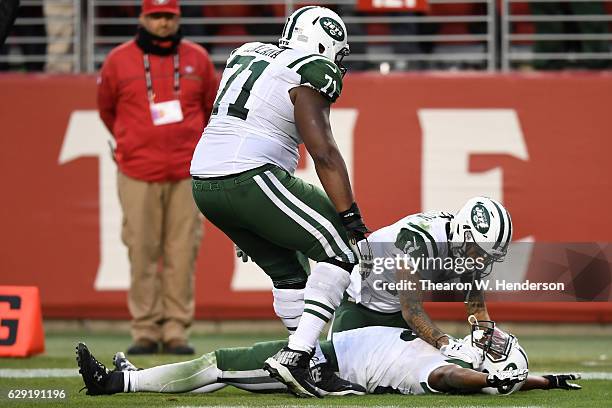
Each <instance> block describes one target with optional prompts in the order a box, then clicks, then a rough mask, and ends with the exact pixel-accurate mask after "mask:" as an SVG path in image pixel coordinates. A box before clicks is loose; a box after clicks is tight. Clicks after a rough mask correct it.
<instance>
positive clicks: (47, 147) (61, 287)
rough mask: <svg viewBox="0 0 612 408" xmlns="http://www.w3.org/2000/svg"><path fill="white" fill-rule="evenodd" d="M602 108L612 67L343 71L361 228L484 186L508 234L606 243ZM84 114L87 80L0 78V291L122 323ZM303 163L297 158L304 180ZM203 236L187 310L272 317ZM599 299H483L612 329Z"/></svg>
mask: <svg viewBox="0 0 612 408" xmlns="http://www.w3.org/2000/svg"><path fill="white" fill-rule="evenodd" d="M610 106H612V76H610V75H605V74H528V75H486V74H484V75H483V74H478V75H475V74H474V75H472V74H461V75H450V76H448V75H437V74H425V75H418V74H417V75H388V76H380V75H375V74H353V75H349V77H348V78H347V79H346V83H345V87H344V93H343V96H342V97H341V98H340V100H339V103H338V104H337V106H336V105H335V106H334V107H335V108H337V110H335V111H334V115H337V116H336V117H335V118H334V119H333V120H334V122H339V123H341V124H342V128H341V129H339V130H338V131H336V129H334V131H335V132H336V133H337V134H341V137H342V138H344V139H346V140H344V139H343V141H341V142H339V144H340V145H341V146H342V145H344V144H347V143H348V145H350V149H348V150H349V153H348V154H349V155H350V158H349V159H348V160H347V161H349V162H350V165H349V167H350V168H351V171H352V179H353V183H354V187H355V190H356V193H357V196H358V202H359V203H360V207H361V209H362V212H363V213H364V215H365V217H366V220H367V222H368V225H369V226H370V228H379V227H381V226H384V225H386V224H389V223H391V222H393V221H395V220H396V219H398V218H400V217H402V216H405V215H406V214H409V213H413V212H418V211H421V210H422V209H431V208H437V209H445V210H454V209H455V208H456V206H457V205H458V203H459V202H460V199H461V197H464V196H466V195H467V196H469V195H472V193H473V192H475V191H479V190H478V189H479V188H484V191H482V193H483V194H488V195H497V196H501V198H503V202H504V204H505V205H506V206H507V207H508V209H509V210H510V212H511V213H512V216H513V219H514V223H515V235H514V237H515V239H521V238H526V237H531V238H532V239H535V240H536V241H542V242H585V241H604V242H612V216H611V215H610V208H611V204H612V188H611V187H612V182H611V181H610V175H612V160H610V159H609V156H610V153H609V152H610V151H612V115H611V114H610ZM94 110H95V78H94V77H90V76H76V77H75V76H65V77H64V76H55V77H49V76H37V75H29V76H25V75H4V76H0V123H1V124H2V127H1V129H2V130H1V137H0V146H1V149H0V178H1V186H2V206H1V208H2V211H1V212H0V225H1V226H2V235H1V236H0V285H36V286H38V287H39V288H40V291H41V298H42V304H43V314H44V316H45V317H47V318H48V317H57V318H63V317H66V318H85V317H91V318H124V317H127V316H128V314H127V308H126V294H125V290H123V289H121V290H119V289H115V290H113V289H112V288H113V287H114V286H113V285H115V286H116V287H117V288H121V285H124V286H125V281H126V279H127V274H128V273H129V272H128V271H127V270H120V271H118V270H111V271H110V272H109V274H110V275H108V276H109V278H108V279H107V280H103V279H102V280H100V277H99V276H97V275H98V274H99V271H100V270H101V269H103V267H102V266H101V262H102V255H101V252H102V250H101V247H102V246H103V245H101V242H102V241H104V240H105V239H108V232H109V231H111V232H113V231H114V230H112V227H108V228H107V227H104V228H103V225H107V223H112V222H115V224H113V225H116V219H117V218H118V217H119V215H118V214H117V213H116V212H113V213H112V214H110V215H108V214H106V218H104V216H102V215H101V213H102V206H104V208H107V207H106V204H101V203H105V202H106V201H104V200H107V199H109V198H108V197H110V196H108V189H107V187H108V186H107V183H108V182H109V179H108V178H106V179H105V178H104V177H103V176H102V174H103V173H104V172H105V173H104V174H108V171H109V169H108V166H107V165H106V164H104V165H102V163H108V157H107V156H106V154H107V153H108V152H106V153H102V152H101V151H100V150H95V149H94V150H91V151H90V150H88V148H89V146H90V145H92V146H93V145H100V143H102V144H105V143H106V141H104V140H102V139H103V136H100V135H103V134H104V133H103V132H104V130H103V129H100V128H99V127H96V126H97V125H95V124H93V123H94V122H93V121H94V118H95V112H93V111H94ZM75 112H82V113H83V115H82V116H79V115H75ZM88 115H89V116H88ZM336 119H337V120H336ZM474 124H476V126H477V127H478V128H477V129H475V130H473V129H474V128H473V126H474ZM464 125H465V126H464ZM445 126H446V128H445ZM444 132H447V133H448V134H446V133H444ZM68 139H70V141H69V142H68ZM69 145H70V146H73V147H70V146H69ZM74 146H80V147H78V149H81V150H78V149H77V148H75V147H74ZM75 149H76V150H75ZM92 149H93V148H92ZM351 150H352V154H350V151H351ZM105 166H107V167H105ZM458 166H464V167H465V169H464V170H465V171H462V170H461V169H460V167H458ZM311 167H312V163H310V162H308V161H307V160H303V162H302V163H301V171H303V172H307V173H308V174H309V177H312V174H313V173H312V168H311ZM457 169H459V170H457ZM305 174H306V173H305ZM111 181H112V180H111ZM462 183H463V184H462ZM111 184H112V183H111ZM105 186H106V187H105ZM101 191H106V193H105V194H107V196H108V197H106V196H105V197H106V198H104V199H102V197H101V194H102V193H101ZM110 199H112V197H111V198H110ZM443 204H448V205H444V206H443ZM108 208H115V207H113V206H112V205H110V204H109V207H108ZM115 210H116V208H115ZM105 211H106V210H105ZM113 219H114V221H113ZM108 225H110V224H108ZM205 231H206V232H205V236H204V240H203V243H202V246H201V250H200V256H199V259H198V269H197V279H196V281H197V289H196V290H197V291H196V293H197V316H198V317H199V318H206V319H233V318H269V317H272V316H273V311H272V307H271V299H272V298H271V295H270V293H269V291H268V290H265V289H263V286H265V284H266V283H265V282H262V278H261V276H259V277H258V278H257V279H255V280H254V281H253V282H251V281H250V280H249V278H248V276H247V277H246V278H245V277H244V275H241V277H238V278H237V276H238V275H236V270H235V269H236V266H235V263H234V262H235V259H234V257H233V247H232V244H231V243H230V241H229V240H228V239H226V238H225V237H224V235H223V234H222V233H221V232H220V231H219V230H217V229H216V228H214V227H213V226H212V225H210V223H208V222H206V223H205ZM105 234H107V235H105ZM104 237H107V238H104ZM111 239H112V237H111ZM119 239H120V238H119V234H118V233H117V234H116V240H117V241H119ZM105 242H106V241H105ZM109 254H111V255H112V253H110V252H109ZM111 255H109V262H111V263H112V262H116V261H117V259H115V258H117V257H114V258H113V256H111ZM117 262H118V261H117ZM110 269H112V268H110ZM97 279H98V280H97ZM112 279H115V280H114V281H113V280H112ZM109 282H110V283H109ZM113 282H115V283H113ZM117 282H119V283H117ZM121 282H123V283H121ZM236 282H238V283H236ZM240 282H242V283H240ZM262 285H263V286H262ZM249 288H251V289H249ZM611 305H612V303H563V304H551V303H548V304H545V303H539V304H534V303H529V304H528V303H525V304H521V305H518V306H517V305H512V307H510V306H509V304H507V303H497V304H493V305H491V307H490V308H491V311H492V315H493V317H494V318H496V319H500V320H527V321H533V320H551V321H598V322H612V307H611ZM429 307H430V310H431V312H432V314H433V315H434V317H436V318H441V319H459V318H463V316H462V305H461V304H447V303H444V304H443V303H438V304H430V305H429Z"/></svg>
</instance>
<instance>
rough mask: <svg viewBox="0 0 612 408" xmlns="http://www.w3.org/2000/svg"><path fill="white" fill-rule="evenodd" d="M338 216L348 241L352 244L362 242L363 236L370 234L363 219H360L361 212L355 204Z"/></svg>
mask: <svg viewBox="0 0 612 408" xmlns="http://www.w3.org/2000/svg"><path fill="white" fill-rule="evenodd" d="M338 215H339V216H340V219H341V220H342V225H344V229H345V230H346V233H347V234H348V237H349V240H351V241H353V244H354V243H357V242H359V241H361V240H364V239H365V234H367V233H369V232H371V231H370V230H369V229H368V227H366V225H365V223H364V222H363V218H361V212H360V211H359V207H357V203H353V204H351V207H350V208H349V209H348V210H346V211H342V212H341V213H339V214H338Z"/></svg>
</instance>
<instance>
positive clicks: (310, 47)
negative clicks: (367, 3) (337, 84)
mask: <svg viewBox="0 0 612 408" xmlns="http://www.w3.org/2000/svg"><path fill="white" fill-rule="evenodd" d="M278 45H279V46H280V47H281V48H293V49H296V50H302V51H304V52H307V53H309V54H321V55H323V56H324V57H327V58H328V59H330V60H331V61H333V62H335V63H336V65H337V66H338V68H340V71H341V72H342V75H344V73H345V72H346V68H344V66H342V59H343V58H344V57H346V56H347V55H348V54H349V45H348V38H347V32H346V26H345V25H344V22H343V21H342V19H341V18H340V16H338V14H336V13H334V12H333V11H331V10H330V9H328V8H325V7H319V6H306V7H302V8H300V9H297V10H296V11H294V12H293V14H291V15H290V16H289V18H287V22H286V23H285V27H284V28H283V34H282V36H281V38H280V39H279V40H278Z"/></svg>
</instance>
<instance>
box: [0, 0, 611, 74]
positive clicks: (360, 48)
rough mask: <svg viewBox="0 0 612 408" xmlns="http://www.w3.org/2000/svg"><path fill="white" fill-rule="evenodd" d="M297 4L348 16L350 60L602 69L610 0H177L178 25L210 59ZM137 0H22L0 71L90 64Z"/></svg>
mask: <svg viewBox="0 0 612 408" xmlns="http://www.w3.org/2000/svg"><path fill="white" fill-rule="evenodd" d="M306 4H319V5H325V6H326V7H330V8H332V9H334V10H335V11H336V12H338V13H339V14H340V15H341V16H342V17H343V19H344V20H345V22H346V23H347V26H348V32H349V41H350V46H351V52H352V55H351V57H350V58H349V59H348V60H349V63H350V68H351V69H353V70H380V71H382V72H389V71H394V70H401V71H406V70H408V71H411V70H427V69H480V70H497V69H504V70H505V69H553V70H554V69H565V68H577V69H606V68H609V67H610V66H611V63H612V52H611V49H610V44H611V41H612V35H610V32H611V29H612V0H608V1H600V2H593V1H584V0H566V1H560V2H554V1H550V0H549V1H545V2H544V1H540V2H537V1H530V0H521V1H518V0H516V1H515V0H466V1H465V2H458V1H456V0H429V1H426V0H320V1H318V2H313V3H310V2H306V3H296V2H293V1H291V0H245V1H236V0H186V1H184V2H182V3H181V12H182V21H181V29H182V33H183V35H184V36H185V37H186V38H188V39H191V40H193V41H195V42H197V43H199V44H201V45H202V46H204V47H205V48H206V49H207V50H208V51H209V53H210V54H211V56H212V59H213V62H214V63H215V65H216V66H217V68H219V67H221V65H223V64H224V63H225V60H226V58H227V55H228V53H229V51H230V50H231V49H233V48H235V47H236V46H238V45H240V44H242V43H244V42H248V41H263V42H276V41H277V39H278V36H279V33H280V32H281V29H282V25H283V24H284V21H285V18H286V16H287V15H289V14H290V13H291V12H292V11H293V10H295V9H296V8H299V7H301V6H304V5H306ZM139 13H140V2H139V1H138V0H22V1H21V7H20V10H19V15H18V17H17V21H16V24H15V27H14V28H13V31H12V33H11V34H10V36H9V37H8V40H7V42H6V44H4V45H3V46H2V47H1V48H0V70H2V71H47V72H53V73H61V72H94V71H96V70H97V69H98V68H99V66H100V64H101V63H102V61H104V58H105V56H106V54H107V53H108V51H109V50H111V49H112V48H113V47H114V46H116V45H117V44H120V43H122V42H124V41H126V40H128V39H129V38H131V37H133V35H134V34H135V27H136V22H137V18H138V15H139Z"/></svg>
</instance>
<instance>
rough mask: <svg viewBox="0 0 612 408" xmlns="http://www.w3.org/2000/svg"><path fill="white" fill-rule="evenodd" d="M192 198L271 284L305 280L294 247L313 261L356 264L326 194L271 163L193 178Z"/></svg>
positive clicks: (304, 269)
mask: <svg viewBox="0 0 612 408" xmlns="http://www.w3.org/2000/svg"><path fill="white" fill-rule="evenodd" d="M192 190H193V197H194V199H195V202H196V204H197V206H198V208H199V209H200V211H201V212H202V214H204V216H206V218H208V219H209V220H210V221H211V222H212V223H213V224H215V225H216V226H217V227H218V228H219V229H221V230H222V231H223V232H224V233H225V234H226V235H227V236H228V237H229V238H230V239H231V240H232V241H233V242H234V243H235V244H236V245H238V246H239V247H240V248H241V249H242V250H243V251H244V252H245V253H246V254H247V255H248V256H250V257H251V259H252V260H253V261H254V262H255V263H256V264H257V265H259V267H261V269H263V270H264V271H265V272H266V274H267V275H268V276H270V278H271V279H272V281H273V282H274V285H275V286H276V287H283V286H286V285H295V284H301V283H304V282H306V280H307V277H308V276H307V272H306V268H305V267H304V265H303V263H302V262H300V257H299V255H298V252H300V253H302V254H304V255H306V256H307V257H308V258H310V259H313V260H315V261H317V262H320V261H325V260H329V259H334V260H336V261H340V262H344V263H347V264H356V263H357V257H356V256H355V254H354V253H353V251H352V249H351V247H350V245H349V243H348V238H347V235H346V231H345V230H344V227H343V226H342V222H341V220H340V217H339V216H338V214H337V212H336V209H335V208H334V206H333V204H332V202H331V201H330V200H329V198H328V197H327V195H326V194H325V193H324V192H323V191H322V190H321V189H319V188H317V187H315V186H313V185H311V184H308V183H306V182H304V181H303V180H301V179H299V178H296V177H294V176H292V175H291V174H289V173H288V172H286V171H285V170H283V169H281V168H279V167H276V166H274V165H264V166H261V167H258V168H256V169H253V170H249V171H246V172H243V173H239V174H235V175H231V176H226V177H219V178H208V179H194V180H193V183H192Z"/></svg>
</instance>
